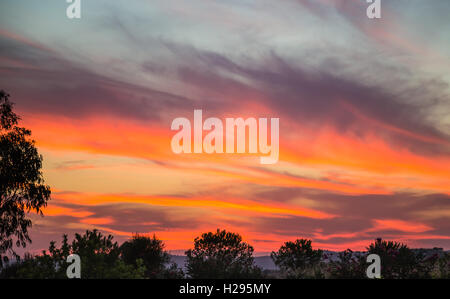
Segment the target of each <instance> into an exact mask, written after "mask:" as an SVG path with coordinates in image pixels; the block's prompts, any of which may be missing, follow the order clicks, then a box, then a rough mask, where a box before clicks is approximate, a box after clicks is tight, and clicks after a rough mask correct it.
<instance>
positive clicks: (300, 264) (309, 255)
mask: <svg viewBox="0 0 450 299" xmlns="http://www.w3.org/2000/svg"><path fill="white" fill-rule="evenodd" d="M270 256H271V257H272V260H273V262H274V263H275V265H277V266H278V267H280V269H281V271H283V272H284V274H285V275H286V276H287V277H288V278H306V277H317V278H319V277H320V276H321V273H320V269H319V264H320V261H321V258H322V250H320V249H318V250H314V249H312V246H311V240H306V239H297V240H295V241H294V242H291V241H288V242H285V243H284V245H282V246H281V247H280V249H279V250H278V251H277V252H274V251H273V252H272V253H271V255H270Z"/></svg>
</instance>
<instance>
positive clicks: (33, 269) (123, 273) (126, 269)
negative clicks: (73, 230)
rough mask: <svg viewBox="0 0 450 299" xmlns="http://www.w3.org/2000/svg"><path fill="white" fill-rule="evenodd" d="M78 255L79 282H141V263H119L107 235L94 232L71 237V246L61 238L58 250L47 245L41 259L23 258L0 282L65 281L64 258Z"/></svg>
mask: <svg viewBox="0 0 450 299" xmlns="http://www.w3.org/2000/svg"><path fill="white" fill-rule="evenodd" d="M72 253H75V254H78V255H79V256H80V259H81V278H144V275H145V271H146V268H145V265H144V261H143V260H142V259H138V260H136V261H135V263H133V264H132V265H131V264H126V263H125V262H124V261H122V260H121V259H119V253H120V251H119V247H118V245H117V243H116V242H113V237H112V236H111V235H108V236H107V237H106V236H103V235H102V234H101V233H100V232H98V231H97V230H93V231H86V233H85V234H84V235H80V234H75V239H74V240H73V241H72V243H71V244H69V243H68V241H67V235H64V236H63V241H62V245H61V247H60V248H57V247H56V246H55V242H54V241H52V242H50V246H49V249H48V252H47V251H43V252H42V254H41V255H36V256H31V255H26V256H25V258H24V260H22V261H18V262H17V263H15V264H12V265H11V266H9V267H7V268H5V269H4V271H2V272H1V274H0V277H3V278H58V279H63V278H67V276H66V269H67V267H68V263H67V262H66V260H67V257H68V256H69V255H70V254H72Z"/></svg>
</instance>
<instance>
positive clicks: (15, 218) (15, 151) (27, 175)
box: [0, 91, 50, 268]
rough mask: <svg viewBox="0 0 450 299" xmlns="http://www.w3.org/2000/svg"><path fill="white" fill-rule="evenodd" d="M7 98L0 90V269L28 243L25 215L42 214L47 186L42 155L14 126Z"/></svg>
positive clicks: (26, 134) (27, 133) (28, 224)
mask: <svg viewBox="0 0 450 299" xmlns="http://www.w3.org/2000/svg"><path fill="white" fill-rule="evenodd" d="M12 107H13V104H12V103H11V102H10V101H9V95H8V94H7V93H5V92H4V91H0V268H1V267H2V265H3V263H4V262H7V261H8V257H7V255H9V254H10V255H13V256H15V257H18V256H17V254H16V252H15V250H14V243H15V245H16V247H25V246H26V244H27V243H30V242H31V239H30V237H29V235H28V228H30V227H31V225H32V223H31V220H30V219H28V218H27V213H29V212H31V211H34V212H36V213H38V214H40V215H42V208H44V207H45V206H46V205H47V201H48V200H49V199H50V187H49V186H47V185H45V184H44V180H43V177H42V172H41V168H42V156H41V155H39V153H38V151H37V149H36V147H35V143H34V141H33V140H31V139H30V136H31V131H30V130H27V129H25V128H21V127H19V126H18V122H19V120H20V118H19V116H18V115H16V114H15V113H14V112H13V110H12Z"/></svg>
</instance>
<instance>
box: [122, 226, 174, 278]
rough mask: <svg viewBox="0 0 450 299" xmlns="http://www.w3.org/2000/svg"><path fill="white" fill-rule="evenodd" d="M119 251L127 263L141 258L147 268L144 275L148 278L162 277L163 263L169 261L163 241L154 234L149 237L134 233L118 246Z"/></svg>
mask: <svg viewBox="0 0 450 299" xmlns="http://www.w3.org/2000/svg"><path fill="white" fill-rule="evenodd" d="M120 251H121V256H122V260H123V261H124V262H125V263H127V264H131V265H136V261H137V260H138V259H141V260H142V261H143V263H144V266H145V267H146V269H147V271H146V273H145V276H146V277H149V278H162V277H164V274H165V271H166V267H165V265H166V264H168V263H169V262H170V256H169V254H168V253H167V252H166V251H165V250H164V243H163V242H162V241H161V240H158V239H157V238H156V236H155V235H153V237H152V238H150V237H146V236H141V235H138V234H136V235H134V236H133V237H132V239H131V240H129V241H126V242H124V243H123V244H122V246H120Z"/></svg>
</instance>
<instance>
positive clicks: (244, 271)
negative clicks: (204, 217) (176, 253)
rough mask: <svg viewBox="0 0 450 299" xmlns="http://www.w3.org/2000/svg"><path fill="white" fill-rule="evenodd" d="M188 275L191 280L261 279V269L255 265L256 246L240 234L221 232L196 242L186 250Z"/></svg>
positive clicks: (205, 235)
mask: <svg viewBox="0 0 450 299" xmlns="http://www.w3.org/2000/svg"><path fill="white" fill-rule="evenodd" d="M186 255H187V262H186V268H187V274H188V275H189V276H190V277H191V278H203V279H204V278H257V277H261V269H260V268H259V267H257V266H256V265H255V264H254V258H253V247H252V246H250V245H249V244H247V243H245V242H243V241H242V237H241V236H240V235H239V234H236V233H231V232H227V231H225V230H220V229H217V231H216V232H214V233H213V232H208V233H204V234H202V235H201V237H197V238H195V240H194V249H189V250H188V251H186Z"/></svg>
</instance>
